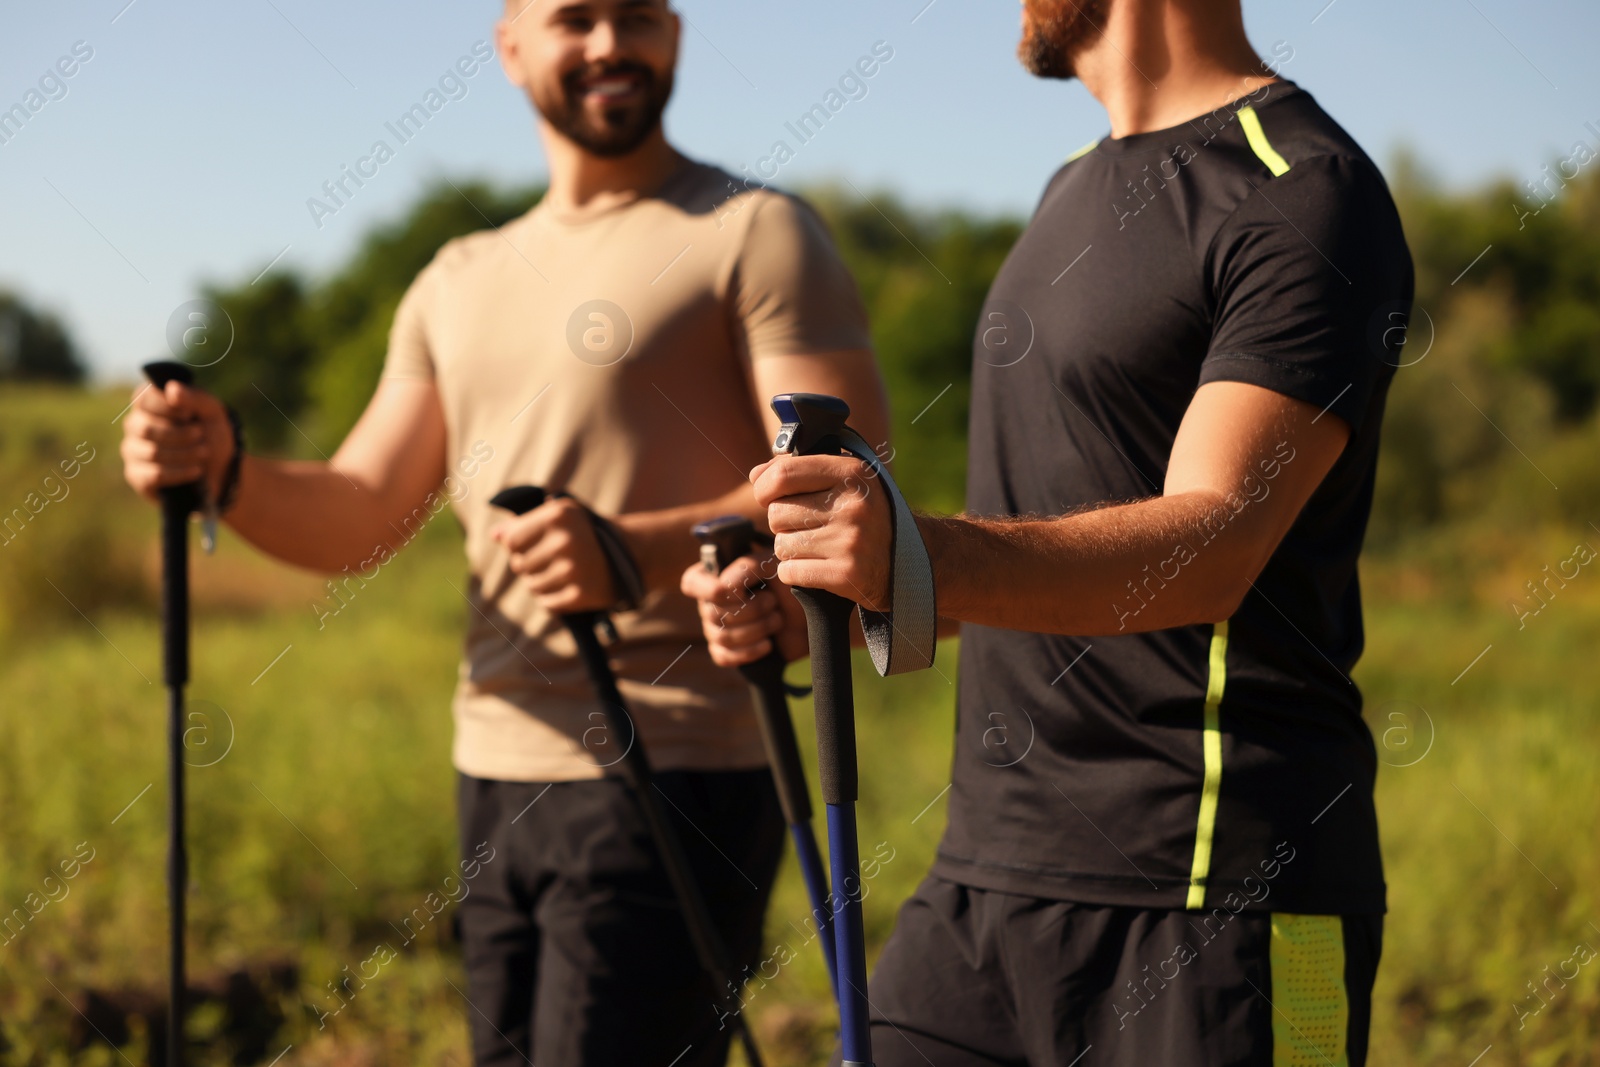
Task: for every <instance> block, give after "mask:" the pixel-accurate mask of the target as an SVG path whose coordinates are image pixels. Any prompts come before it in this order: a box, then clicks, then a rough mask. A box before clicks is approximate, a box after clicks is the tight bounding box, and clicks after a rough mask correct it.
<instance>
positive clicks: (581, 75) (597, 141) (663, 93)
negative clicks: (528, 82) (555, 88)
mask: <svg viewBox="0 0 1600 1067" xmlns="http://www.w3.org/2000/svg"><path fill="white" fill-rule="evenodd" d="M623 73H626V74H637V75H638V76H639V77H640V79H641V80H642V82H643V88H644V101H643V103H639V104H625V105H621V106H618V107H610V108H606V109H605V110H604V111H603V112H602V119H601V121H600V122H599V123H596V122H594V121H593V120H592V119H590V118H589V115H588V113H587V112H586V111H585V110H584V106H583V99H584V95H585V92H584V89H583V87H582V86H583V83H584V82H585V81H588V80H591V79H593V78H594V77H596V76H602V75H606V74H623ZM671 97H672V72H671V71H668V72H667V75H666V77H665V78H658V77H657V76H656V73H655V71H653V70H651V69H650V68H649V67H647V66H645V65H644V64H643V63H629V62H622V63H613V64H607V65H603V66H598V67H594V66H590V67H580V68H579V69H577V70H574V71H569V72H568V73H567V74H566V75H565V76H563V77H562V79H561V99H560V100H559V101H556V102H555V103H554V104H552V105H550V106H546V105H544V104H542V103H540V102H539V101H538V100H534V106H535V107H537V108H538V109H539V114H541V115H543V116H544V120H545V121H546V122H548V123H549V124H550V125H551V126H552V127H554V128H555V129H556V130H559V131H560V132H561V133H562V134H563V135H565V136H566V137H567V138H568V139H569V140H570V141H572V142H573V143H574V144H576V145H578V146H579V147H581V148H583V149H585V150H586V151H589V152H592V153H594V154H595V155H597V156H606V157H615V156H625V155H627V154H628V153H629V152H632V151H633V150H634V149H635V148H638V147H639V145H641V144H643V143H644V139H645V138H646V137H649V136H650V134H651V133H652V132H654V130H655V128H656V127H657V126H658V125H660V123H661V113H662V112H663V111H664V110H666V107H667V101H668V100H669V99H670V98H671Z"/></svg>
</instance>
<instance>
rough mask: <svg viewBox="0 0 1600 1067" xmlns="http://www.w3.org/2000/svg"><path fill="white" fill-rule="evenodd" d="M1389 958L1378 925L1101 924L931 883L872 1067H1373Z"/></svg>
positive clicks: (1046, 906) (898, 938)
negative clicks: (1371, 1029)
mask: <svg viewBox="0 0 1600 1067" xmlns="http://www.w3.org/2000/svg"><path fill="white" fill-rule="evenodd" d="M1382 940H1383V916H1381V915H1345V916H1339V915H1295V914H1287V913H1283V912H1250V911H1241V912H1238V913H1233V912H1230V911H1229V910H1228V909H1227V908H1225V907H1221V908H1216V909H1214V910H1212V911H1160V910H1147V909H1142V908H1124V907H1102V906H1098V905H1088V904H1074V903H1069V902H1065V901H1058V900H1042V899H1038V898H1035V897H1024V896H1014V895H1011V894H1009V893H998V892H993V891H990V890H984V889H973V888H970V887H968V886H963V885H957V884H956V883H954V882H947V881H945V880H943V879H941V878H936V877H929V878H928V879H926V880H925V881H924V882H923V883H922V885H921V886H919V887H918V889H917V892H916V893H915V894H914V895H913V896H912V897H911V899H910V900H908V901H906V903H905V904H904V906H902V907H901V909H900V917H899V920H898V922H897V924H896V926H895V930H894V934H893V936H891V937H890V938H889V943H888V944H887V945H886V946H885V947H884V950H883V956H882V958H881V959H880V960H879V961H878V966H877V969H876V970H875V971H874V972H873V974H872V978H871V983H870V995H871V1000H872V1007H873V1011H872V1052H873V1058H874V1062H875V1063H876V1064H877V1067H926V1065H927V1064H928V1063H936V1064H938V1065H939V1067H992V1065H999V1064H1004V1065H1007V1067H1011V1065H1016V1067H1024V1065H1026V1067H1047V1065H1048V1067H1069V1065H1072V1064H1079V1063H1080V1062H1081V1064H1082V1067H1202V1065H1205V1067H1212V1065H1221V1064H1228V1065H1238V1067H1283V1065H1292V1067H1302V1065H1304V1067H1329V1065H1334V1067H1362V1065H1363V1064H1365V1062H1366V1058H1367V1027H1368V1022H1369V1020H1370V1018H1371V1003H1372V981H1373V978H1374V976H1375V975H1376V972H1377V968H1378V955H1379V951H1380V949H1381V946H1382ZM1091 1049H1092V1050H1093V1052H1092V1053H1090V1050H1091ZM834 1062H835V1063H837V1062H838V1059H837V1057H836V1058H835V1060H834Z"/></svg>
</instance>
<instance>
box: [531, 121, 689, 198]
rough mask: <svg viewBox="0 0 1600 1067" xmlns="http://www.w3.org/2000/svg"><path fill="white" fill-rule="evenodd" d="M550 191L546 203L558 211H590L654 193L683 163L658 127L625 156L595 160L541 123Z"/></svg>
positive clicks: (589, 154) (596, 157) (590, 153)
mask: <svg viewBox="0 0 1600 1067" xmlns="http://www.w3.org/2000/svg"><path fill="white" fill-rule="evenodd" d="M539 133H540V137H541V139H542V140H543V141H544V150H545V158H546V160H548V161H549V164H550V188H549V190H548V191H547V192H546V193H545V196H544V202H545V203H546V204H548V205H549V206H550V207H552V208H555V209H556V210H557V211H588V210H593V209H596V208H603V207H606V206H608V205H609V204H612V203H626V202H628V201H631V200H636V199H638V198H639V197H640V196H642V195H645V194H648V193H650V192H653V191H654V190H656V189H657V188H659V187H660V186H661V184H662V183H663V182H665V181H666V180H667V178H668V177H670V176H671V174H672V172H673V171H675V170H677V169H678V167H679V166H681V165H682V164H683V162H684V157H683V156H681V155H679V154H678V151H677V150H676V149H675V148H673V147H672V146H671V145H669V144H668V143H667V139H666V137H665V136H664V135H663V134H662V132H661V127H660V126H657V127H656V128H655V130H654V131H653V132H652V133H651V134H650V136H649V137H647V138H645V140H644V142H643V143H642V144H640V145H639V147H638V148H635V149H634V150H633V151H632V152H629V153H628V154H627V155H625V156H598V155H595V154H594V153H593V152H590V151H587V150H586V149H584V148H582V147H580V146H579V145H577V144H575V143H573V142H572V141H570V140H568V139H567V138H566V137H564V136H563V135H561V134H560V133H557V132H556V131H555V130H553V129H551V128H550V127H549V125H547V124H546V123H544V122H540V124H539Z"/></svg>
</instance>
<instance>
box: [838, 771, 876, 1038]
mask: <svg viewBox="0 0 1600 1067" xmlns="http://www.w3.org/2000/svg"><path fill="white" fill-rule="evenodd" d="M828 850H829V857H828V858H829V860H830V862H831V865H832V867H833V891H834V893H835V894H836V895H837V897H838V900H839V913H838V916H837V922H836V923H835V925H834V937H835V948H836V952H837V958H838V963H837V967H838V971H837V973H838V976H839V977H838V996H839V1044H840V1047H841V1048H842V1050H843V1052H844V1061H843V1067H857V1065H870V1064H871V1063H872V1036H871V1032H870V1031H869V1029H868V1020H867V956H866V952H865V951H863V950H864V948H865V946H866V936H865V933H864V931H863V929H862V925H861V851H860V846H859V845H858V844H857V842H856V805H855V802H854V801H847V802H845V803H842V804H829V805H828Z"/></svg>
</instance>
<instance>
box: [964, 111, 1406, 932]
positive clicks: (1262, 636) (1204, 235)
mask: <svg viewBox="0 0 1600 1067" xmlns="http://www.w3.org/2000/svg"><path fill="white" fill-rule="evenodd" d="M1411 292H1412V266H1411V255H1410V252H1409V250H1408V249H1407V247H1406V243H1405V237H1404V235H1403V233H1402V231H1401V226H1400V220H1399V216H1398V214H1397V213H1396V211H1395V208H1394V203H1393V201H1392V199H1391V198H1390V196H1389V192H1388V188H1387V187H1386V185H1385V184H1384V181H1383V178H1382V176H1381V175H1380V174H1379V173H1378V171H1377V169H1376V168H1375V167H1374V166H1373V164H1372V162H1371V161H1370V160H1369V159H1368V158H1367V156H1366V155H1365V154H1364V153H1363V152H1362V151H1361V149H1360V148H1359V147H1358V146H1357V145H1356V144H1355V142H1354V141H1352V140H1351V139H1350V137H1349V136H1348V135H1347V134H1346V133H1345V132H1344V131H1343V130H1342V129H1340V128H1339V126H1338V125H1337V124H1335V123H1334V122H1333V120H1332V119H1330V118H1329V117H1328V116H1327V114H1326V113H1324V112H1323V111H1322V109H1321V108H1320V107H1318V105H1317V104H1316V102H1315V101H1314V100H1313V99H1312V98H1311V96H1310V95H1309V94H1307V93H1306V92H1304V91H1303V90H1301V89H1299V88H1298V87H1296V86H1295V85H1293V84H1292V83H1289V82H1277V83H1273V84H1270V85H1268V86H1265V87H1263V88H1262V89H1260V90H1258V91H1257V92H1256V93H1253V94H1251V95H1250V96H1249V97H1246V98H1243V99H1241V100H1237V101H1234V102H1233V103H1231V104H1229V105H1227V106H1225V107H1223V108H1220V109H1219V110H1218V111H1217V112H1216V113H1214V114H1212V115H1208V116H1205V117H1204V118H1201V119H1196V120H1194V121H1193V122H1190V123H1186V124H1184V125H1182V126H1177V127H1174V128H1172V129H1168V130H1160V131H1155V132H1151V133H1143V134H1137V135H1133V136H1129V137H1124V138H1120V139H1107V140H1103V141H1101V142H1099V143H1098V144H1097V145H1096V146H1094V147H1093V148H1092V149H1089V150H1087V151H1084V152H1082V153H1079V154H1078V155H1076V156H1074V157H1073V158H1072V159H1070V160H1069V161H1068V162H1067V163H1066V164H1065V165H1064V166H1063V167H1062V168H1061V169H1060V170H1059V171H1058V172H1057V173H1056V174H1055V176H1054V177H1053V178H1052V179H1051V181H1050V183H1049V185H1048V187H1047V188H1046V190H1045V193H1044V196H1043V198H1042V200H1041V201H1040V204H1039V207H1038V210H1037V211H1036V213H1035V215H1034V217H1033V220H1032V222H1031V223H1030V225H1029V226H1028V229H1027V230H1026V232H1024V233H1023V235H1022V237H1021V238H1020V239H1019V240H1018V242H1017V244H1016V247H1015V248H1013V249H1012V251H1011V254H1010V256H1009V257H1008V258H1007V260H1006V262H1005V265H1004V266H1003V267H1002V268H1001V270H1000V273H999V275H998V276H997V277H996V279H995V282H994V286H993V288H992V289H991V290H990V294H989V299H988V302H987V303H986V305H985V307H984V311H983V320H982V321H981V322H980V323H979V326H978V331H977V337H976V339H975V342H974V366H973V387H972V423H971V444H970V457H969V472H968V485H969V488H968V494H967V496H968V500H967V505H968V510H969V511H970V512H971V513H972V514H975V515H1060V514H1063V513H1067V512H1071V511H1074V510H1077V509H1082V508H1086V507H1091V506H1095V505H1100V504H1104V503H1107V502H1122V501H1132V500H1137V499H1141V498H1146V497H1151V496H1155V495H1159V494H1160V492H1161V485H1162V482H1163V479H1164V478H1165V475H1166V470H1167V459H1168V456H1169V455H1170V453H1171V451H1172V444H1173V439H1174V437H1175V436H1176V433H1177V429H1178V424H1179V422H1180V421H1181V420H1182V418H1183V415H1184V412H1185V410H1186V409H1187V407H1188V406H1189V403H1190V401H1191V399H1192V398H1193V397H1194V394H1195V390H1196V389H1197V388H1199V386H1201V385H1203V384H1205V383H1206V382H1213V381H1240V382H1249V383H1252V384H1255V385H1259V386H1262V387H1264V388H1267V389H1271V390H1273V391H1275V392H1278V393H1282V394H1285V395H1288V396H1291V397H1295V398H1297V399H1300V400H1303V401H1307V402H1309V403H1311V404H1315V405H1317V406H1318V407H1319V408H1324V409H1325V413H1326V414H1328V415H1331V416H1335V417H1338V418H1340V419H1343V420H1344V421H1345V422H1346V423H1347V424H1348V425H1349V426H1350V428H1351V438H1350V441H1349V443H1348V445H1347V446H1346V448H1345V451H1344V453H1343V455H1342V456H1341V457H1340V458H1339V460H1338V461H1337V462H1336V463H1335V465H1334V466H1333V469H1332V470H1331V471H1330V472H1329V474H1328V475H1327V477H1326V478H1325V480H1324V481H1323V482H1322V484H1321V485H1320V486H1319V487H1318V489H1317V490H1316V491H1315V493H1314V494H1313V495H1312V496H1311V499H1310V501H1309V502H1308V503H1307V504H1306V506H1305V508H1304V510H1303V511H1302V513H1301V514H1300V516H1299V518H1298V519H1297V520H1296V522H1295V523H1294V525H1293V527H1292V528H1291V529H1290V530H1289V532H1288V534H1287V536H1285V537H1284V539H1283V542H1282V543H1281V544H1280V546H1279V547H1278V549H1277V551H1276V552H1274V553H1273V555H1272V558H1271V560H1270V561H1269V562H1268V563H1267V565H1266V568H1265V569H1264V570H1263V571H1262V573H1261V575H1260V577H1259V578H1257V580H1256V581H1255V583H1254V587H1253V589H1252V591H1251V592H1250V593H1249V595H1248V596H1247V597H1246V598H1245V600H1244V602H1243V603H1242V604H1241V606H1240V607H1239V609H1238V611H1237V612H1236V613H1235V614H1234V615H1233V617H1232V618H1231V619H1229V620H1228V621H1227V622H1226V623H1222V624H1218V625H1216V626H1213V625H1210V624H1206V625H1196V626H1184V627H1178V628H1174V629H1167V630H1160V631H1155V632H1150V633H1124V634H1118V635H1115V636H1110V637H1093V638H1079V637H1071V636H1056V635H1049V634H1031V633H1020V632H1016V631H1010V630H998V629H992V628H989V627H983V626H974V625H967V626H965V627H963V630H962V643H961V667H960V671H961V678H960V690H959V693H960V696H959V711H958V714H957V728H956V755H955V763H954V770H953V782H952V788H951V799H950V819H949V828H948V830H947V832H946V834H945V838H944V841H943V843H942V844H941V846H940V849H939V857H938V859H937V861H936V863H935V866H934V872H935V873H936V874H939V875H940V876H942V877H945V878H948V879H951V880H954V881H957V882H962V883H965V884H969V885H973V886H978V887H983V888H988V889H995V890H1000V891H1004V892H1014V893H1021V894H1026V895H1031V896H1040V897H1049V898H1053V899H1063V900H1076V901H1083V902H1086V903H1100V904H1123V905H1130V906H1136V907H1147V908H1184V907H1188V908H1199V907H1204V908H1206V909H1208V910H1209V909H1215V908H1218V907H1226V908H1230V909H1232V910H1239V909H1240V908H1252V909H1257V910H1261V909H1267V910H1276V911H1295V912H1310V913H1359V912H1381V911H1383V910H1384V907H1385V903H1384V883H1383V868H1382V861H1381V859H1380V857H1379V852H1378V830H1377V818H1376V814H1375V812H1374V808H1373V801H1372V789H1373V780H1374V775H1375V772H1376V765H1377V759H1376V751H1375V748H1374V745H1373V741H1372V735H1371V733H1370V731H1369V730H1368V729H1367V726H1366V724H1365V723H1364V722H1363V720H1362V718H1361V695H1360V693H1359V692H1358V691H1357V689H1356V686H1355V684H1354V683H1353V682H1351V680H1350V677H1349V675H1350V670H1351V668H1352V666H1353V665H1354V664H1355V662H1356V660H1357V658H1358V657H1359V656H1360V654H1361V649H1362V640H1363V638H1362V627H1361V597H1360V591H1359V588H1358V585H1357V577H1356V557H1357V555H1358V554H1359V552H1360V549H1361V541H1362V537H1363V535H1364V533H1365V530H1366V524H1367V517H1368V514H1369V512H1370V509H1371V501H1372V486H1373V477H1374V470H1375V467H1376V463H1377V450H1378V428H1379V423H1380V422H1381V421H1382V413H1383V404H1384V397H1385V394H1386V392H1387V389H1388V385H1389V381H1390V379H1391V378H1392V376H1393V372H1394V367H1395V366H1396V365H1397V364H1398V362H1399V360H1398V347H1399V345H1400V344H1403V342H1404V332H1405V326H1406V322H1407V316H1408V314H1409V310H1410V301H1411ZM1319 417H1320V416H1319ZM1293 462H1294V449H1293V447H1292V445H1290V444H1289V443H1287V442H1285V443H1284V444H1282V445H1280V446H1279V448H1278V450H1277V451H1276V452H1275V454H1274V455H1273V456H1270V457H1266V458H1264V459H1263V460H1262V462H1261V464H1260V470H1259V472H1258V476H1257V477H1255V478H1253V479H1251V480H1250V481H1247V483H1246V484H1245V485H1244V486H1242V487H1241V493H1240V494H1239V496H1240V497H1245V498H1249V499H1260V498H1262V497H1263V496H1264V494H1266V493H1270V492H1271V491H1272V479H1273V478H1275V477H1277V476H1279V475H1280V474H1281V473H1282V471H1283V468H1284V466H1285V465H1292V463H1293ZM1241 503H1242V502H1241ZM1227 518H1228V516H1227V514H1219V515H1217V516H1216V522H1217V526H1216V529H1217V530H1220V528H1221V526H1222V525H1225V523H1226V521H1227ZM1214 535H1215V534H1214V532H1213V533H1210V534H1207V535H1202V536H1200V537H1198V538H1196V539H1194V540H1195V542H1196V543H1194V544H1185V545H1175V546H1174V547H1173V550H1172V553H1171V554H1170V555H1168V554H1167V553H1162V554H1161V558H1157V559H1153V560H1151V565H1150V568H1149V569H1148V570H1146V571H1144V572H1141V574H1140V576H1138V578H1137V579H1136V583H1130V585H1129V587H1128V590H1127V593H1126V595H1125V596H1124V597H1123V598H1122V599H1121V600H1120V601H1119V602H1118V603H1117V604H1108V605H1106V611H1107V613H1108V618H1109V619H1110V621H1111V622H1112V623H1113V624H1116V623H1118V622H1120V621H1125V620H1126V618H1128V617H1131V616H1135V615H1136V614H1137V612H1138V611H1139V610H1140V609H1141V607H1142V605H1144V604H1146V603H1148V602H1150V601H1151V600H1152V598H1153V597H1157V596H1159V595H1160V590H1161V588H1162V585H1163V584H1164V581H1163V578H1162V575H1165V576H1166V578H1167V579H1170V578H1172V577H1174V576H1175V575H1176V574H1177V573H1178V570H1179V569H1180V568H1181V567H1182V565H1183V564H1185V563H1186V562H1187V561H1188V556H1189V555H1192V554H1193V553H1195V552H1197V551H1200V550H1203V542H1204V541H1205V540H1206V539H1207V538H1208V537H1209V536H1214Z"/></svg>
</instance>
